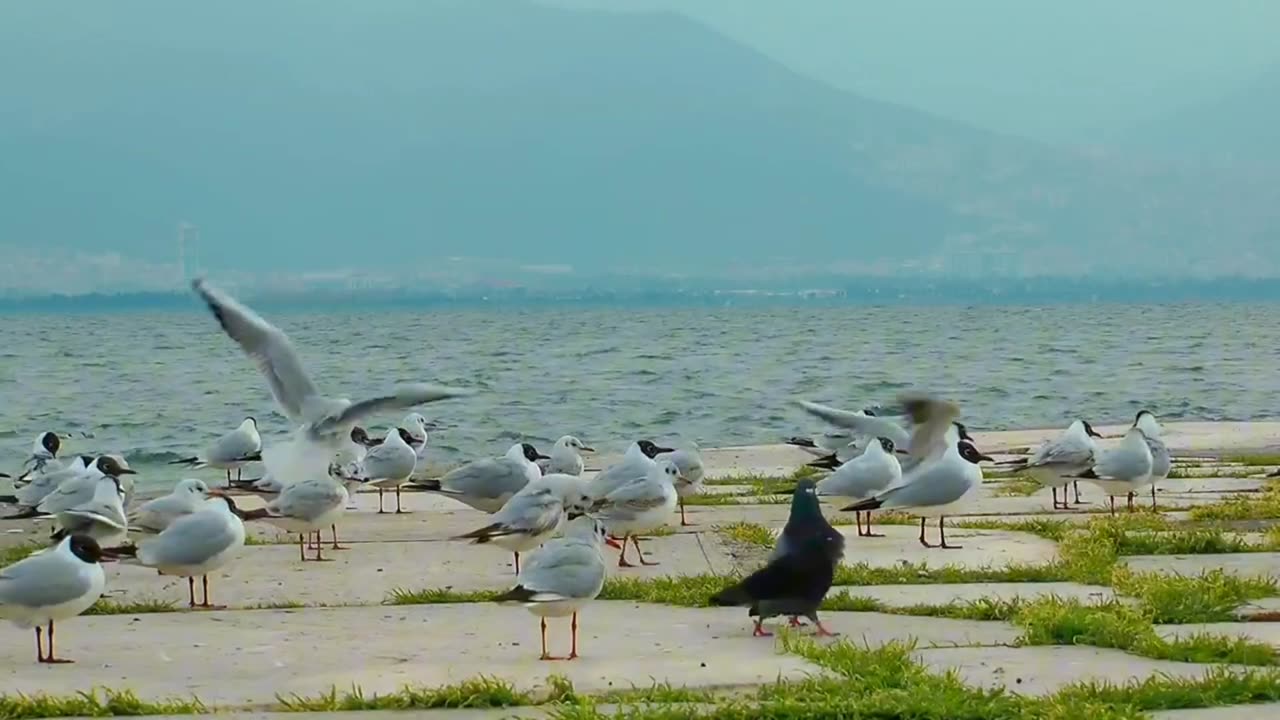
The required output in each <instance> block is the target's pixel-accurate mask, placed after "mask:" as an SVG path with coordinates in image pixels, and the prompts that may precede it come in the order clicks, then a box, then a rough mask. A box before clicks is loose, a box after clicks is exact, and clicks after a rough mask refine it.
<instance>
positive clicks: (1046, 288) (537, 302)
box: [0, 277, 1280, 314]
mask: <svg viewBox="0 0 1280 720" xmlns="http://www.w3.org/2000/svg"><path fill="white" fill-rule="evenodd" d="M244 297H245V298H246V299H247V300H249V301H252V302H253V303H254V306H255V307H260V308H264V309H274V310H308V311H324V310H341V309H350V308H379V307H381V308H415V309H421V308H440V309H463V310H466V309H482V310H491V309H531V308H548V309H556V308H586V309H592V308H599V309H610V308H689V309H697V308H770V307H779V308H785V307H805V308H814V307H830V308H838V307H911V306H950V307H955V306H961V307H963V306H970V305H971V306H983V307H996V306H1036V307H1039V306H1047V305H1111V304H1130V305H1141V304H1153V305H1169V304H1225V303H1241V302H1264V303H1270V302H1280V279H1266V280H1251V279H1241V278H1222V279H1214V280H1142V281H1138V280H1134V281H1131V282H1125V283H1096V282H1089V281H1084V280H1067V279H1047V278H1045V279H1035V278H1029V279H992V280H989V281H969V280H940V279H928V278H918V279H911V278H895V279H883V278H875V279H851V278H847V277H846V278H841V279H840V281H839V282H838V283H837V282H833V281H831V280H830V279H828V278H822V279H819V278H815V279H814V280H813V282H812V283H811V284H809V285H808V286H807V287H772V286H768V285H765V286H760V287H750V286H748V285H747V284H746V283H744V284H743V286H741V287H730V286H724V287H706V286H697V287H666V286H662V287H658V288H656V289H648V290H645V289H632V288H626V289H619V290H612V291H601V290H598V289H592V288H581V289H573V288H558V289H541V288H515V289H512V288H503V289H485V288H468V289H465V290H459V291H450V292H423V291H417V290H413V289H407V288H396V289H384V290H378V289H361V290H329V289H319V288H318V289H311V290H299V291H290V292H282V291H265V290H259V291H257V292H253V291H252V290H247V291H246V292H245V293H244ZM197 306H198V304H197V303H196V301H195V298H194V297H193V296H192V295H191V294H190V293H188V292H186V291H185V290H178V289H175V290H173V291H170V292H122V293H110V294H109V293H95V294H83V295H42V296H14V297H5V296H3V295H0V314H9V313H72V314H80V313H102V312H138V311H148V312H150V311H157V312H167V311H187V310H196V309H197Z"/></svg>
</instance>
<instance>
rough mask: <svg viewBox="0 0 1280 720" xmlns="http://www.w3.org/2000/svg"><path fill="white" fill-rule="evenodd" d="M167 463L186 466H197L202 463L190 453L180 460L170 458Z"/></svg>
mask: <svg viewBox="0 0 1280 720" xmlns="http://www.w3.org/2000/svg"><path fill="white" fill-rule="evenodd" d="M168 464H169V465H186V466H187V467H199V466H200V465H202V464H203V463H201V462H200V458H199V457H197V456H195V455H192V456H191V457H188V458H182V459H181V460H170V461H169V462H168Z"/></svg>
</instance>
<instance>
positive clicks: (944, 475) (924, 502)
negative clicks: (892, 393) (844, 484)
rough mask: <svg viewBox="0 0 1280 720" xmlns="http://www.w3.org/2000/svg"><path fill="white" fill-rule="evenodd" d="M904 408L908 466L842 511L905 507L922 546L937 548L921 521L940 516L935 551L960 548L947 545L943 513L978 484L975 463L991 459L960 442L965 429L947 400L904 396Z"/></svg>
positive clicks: (978, 468) (958, 410)
mask: <svg viewBox="0 0 1280 720" xmlns="http://www.w3.org/2000/svg"><path fill="white" fill-rule="evenodd" d="M902 404H903V406H904V407H905V408H906V410H907V414H908V415H909V416H910V417H911V419H912V431H911V439H910V443H911V454H910V456H909V457H908V460H912V461H913V462H912V464H911V466H910V467H908V466H907V465H906V464H904V465H903V469H902V479H901V480H899V481H898V482H897V483H895V484H893V485H891V486H889V487H888V488H886V489H884V490H882V491H881V492H879V493H877V494H876V495H875V496H873V497H870V498H867V499H866V500H862V501H860V502H856V503H854V504H853V505H850V506H848V507H846V508H844V511H845V512H849V511H852V512H858V511H862V512H866V511H868V510H879V509H881V508H884V509H890V508H903V509H906V510H909V511H910V512H911V513H912V514H913V515H917V516H919V518H920V544H921V545H923V546H925V547H935V546H934V545H931V544H930V543H929V542H928V541H927V540H925V537H924V531H925V520H926V519H927V518H930V517H936V518H938V537H939V540H940V541H941V542H940V543H939V544H938V545H937V547H941V548H943V549H947V550H950V549H953V548H959V547H960V546H959V545H948V544H947V535H946V530H945V528H944V525H943V524H944V520H945V516H946V514H947V510H949V509H951V508H952V507H954V506H955V504H956V503H958V502H959V501H960V500H961V499H962V498H964V496H965V495H967V494H968V493H969V491H971V490H973V489H974V488H975V487H977V486H978V485H980V484H981V483H982V468H980V467H979V466H978V463H979V462H982V461H984V460H985V461H988V462H989V461H991V458H990V457H988V456H986V455H983V454H982V453H980V452H978V449H977V448H976V447H975V446H974V445H973V443H972V442H971V441H969V440H966V439H964V438H963V436H962V433H963V434H966V435H967V433H966V432H965V431H964V426H963V425H961V424H960V423H957V422H956V421H955V418H956V416H958V415H959V414H960V408H958V407H956V406H955V405H954V404H953V403H950V402H947V401H945V400H939V399H936V398H932V397H928V396H924V395H907V396H904V397H903V398H902Z"/></svg>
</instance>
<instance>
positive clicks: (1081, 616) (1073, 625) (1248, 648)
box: [1014, 597, 1276, 665]
mask: <svg viewBox="0 0 1280 720" xmlns="http://www.w3.org/2000/svg"><path fill="white" fill-rule="evenodd" d="M1014 623H1015V624H1017V625H1018V626H1020V627H1021V628H1022V629H1023V635H1022V637H1021V638H1020V642H1021V643H1022V644H1024V645H1091V646H1093V647H1100V648H1114V649H1117V650H1124V651H1126V652H1131V653H1133V654H1135V655H1142V656H1144V657H1149V658H1155V659H1157V660H1174V661H1179V662H1195V663H1235V664H1239V665H1275V664H1276V654H1275V650H1274V649H1273V648H1272V647H1271V646H1270V645H1266V644H1263V643H1259V642H1256V641H1253V640H1249V639H1246V638H1228V637H1224V636H1220V635H1211V634H1197V635H1193V636H1189V637H1185V638H1177V639H1173V640H1166V639H1165V638H1162V637H1160V636H1159V635H1158V634H1156V631H1155V628H1154V627H1153V626H1152V624H1151V623H1152V618H1151V615H1150V614H1149V613H1147V612H1144V611H1143V610H1142V609H1141V608H1136V607H1132V606H1129V605H1125V604H1123V603H1119V602H1111V603H1105V604H1099V605H1093V604H1090V605H1086V604H1084V603H1081V602H1080V601H1078V600H1064V599H1062V598H1056V597H1050V598H1043V599H1040V600H1037V601H1034V602H1031V603H1028V604H1027V605H1026V606H1025V607H1024V608H1022V610H1021V611H1020V612H1018V613H1017V615H1016V617H1015V618H1014Z"/></svg>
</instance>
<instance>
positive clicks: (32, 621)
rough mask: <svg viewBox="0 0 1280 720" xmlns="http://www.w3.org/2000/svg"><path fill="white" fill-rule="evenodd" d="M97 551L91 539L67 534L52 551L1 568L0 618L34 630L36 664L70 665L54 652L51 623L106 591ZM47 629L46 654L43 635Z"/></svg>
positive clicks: (84, 607)
mask: <svg viewBox="0 0 1280 720" xmlns="http://www.w3.org/2000/svg"><path fill="white" fill-rule="evenodd" d="M101 559H102V548H101V547H100V546H99V545H98V543H97V541H96V540H94V539H93V538H91V537H85V536H82V535H72V536H70V537H66V538H63V539H62V540H60V541H59V542H58V544H57V545H54V546H53V547H50V548H46V549H44V550H41V551H40V552H37V553H35V554H34V555H31V556H29V557H27V558H26V559H25V560H20V561H18V562H16V563H14V564H13V565H10V566H9V567H6V568H3V569H0V618H4V619H6V620H8V621H10V622H12V623H13V624H14V625H17V626H18V627H20V628H35V631H36V662H40V663H69V662H73V661H72V660H67V659H65V658H59V657H57V656H55V655H54V652H53V624H54V623H55V622H57V621H59V620H66V619H68V618H73V617H75V616H77V615H79V614H80V613H82V612H84V611H85V610H88V609H89V607H90V606H92V605H93V604H94V603H95V602H97V601H98V598H99V597H101V596H102V590H103V588H105V587H106V584H107V578H106V574H105V573H104V572H103V571H102V566H101V565H100V564H99V561H100V560H101ZM45 625H48V627H49V649H48V652H46V651H45V647H44V643H43V639H42V635H43V634H44V633H43V630H44V626H45Z"/></svg>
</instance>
